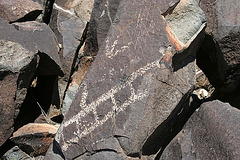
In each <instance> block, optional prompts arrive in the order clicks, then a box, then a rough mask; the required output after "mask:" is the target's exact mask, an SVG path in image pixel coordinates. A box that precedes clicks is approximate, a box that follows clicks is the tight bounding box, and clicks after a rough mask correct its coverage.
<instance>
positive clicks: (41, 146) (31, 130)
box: [10, 123, 58, 156]
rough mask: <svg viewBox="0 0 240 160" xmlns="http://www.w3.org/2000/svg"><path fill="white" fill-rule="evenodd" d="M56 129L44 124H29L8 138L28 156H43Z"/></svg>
mask: <svg viewBox="0 0 240 160" xmlns="http://www.w3.org/2000/svg"><path fill="white" fill-rule="evenodd" d="M57 129H58V128H57V127H55V126H53V125H49V124H44V123H29V124H27V125H25V126H23V127H22V128H20V129H18V130H17V131H16V132H14V133H13V136H12V137H11V138H10V139H11V141H13V142H14V143H15V144H17V145H18V146H19V147H20V148H21V149H22V150H23V151H24V152H26V153H27V154H29V155H30V156H38V155H45V153H46V151H47V149H48V147H49V145H50V144H51V143H52V141H53V139H54V136H55V134H56V132H57Z"/></svg>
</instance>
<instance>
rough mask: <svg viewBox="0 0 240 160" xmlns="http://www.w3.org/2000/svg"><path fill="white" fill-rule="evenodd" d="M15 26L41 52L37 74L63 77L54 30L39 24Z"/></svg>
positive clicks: (25, 23)
mask: <svg viewBox="0 0 240 160" xmlns="http://www.w3.org/2000/svg"><path fill="white" fill-rule="evenodd" d="M13 25H14V27H15V28H16V29H17V30H19V31H20V32H21V33H22V34H25V35H28V36H29V37H31V39H32V41H33V44H34V45H35V47H36V49H37V50H38V52H39V53H38V54H39V56H40V64H39V69H38V71H37V73H36V74H37V75H45V76H46V75H59V76H63V71H62V67H61V62H60V57H59V54H58V50H59V49H58V42H57V39H56V37H55V35H54V33H53V32H52V30H51V29H50V28H49V27H48V26H47V25H46V24H44V23H38V22H24V23H14V24H13Z"/></svg>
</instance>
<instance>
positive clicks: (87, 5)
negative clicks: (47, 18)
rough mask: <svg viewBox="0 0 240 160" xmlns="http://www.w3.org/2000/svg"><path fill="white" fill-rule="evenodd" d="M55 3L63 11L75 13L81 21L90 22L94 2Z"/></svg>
mask: <svg viewBox="0 0 240 160" xmlns="http://www.w3.org/2000/svg"><path fill="white" fill-rule="evenodd" d="M55 3H56V4H57V5H58V6H60V7H62V8H63V9H66V10H71V11H73V12H74V13H75V14H76V15H77V16H78V17H79V18H80V19H81V20H84V21H89V20H90V16H91V13H92V8H93V4H94V0H55Z"/></svg>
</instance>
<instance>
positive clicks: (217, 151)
mask: <svg viewBox="0 0 240 160" xmlns="http://www.w3.org/2000/svg"><path fill="white" fill-rule="evenodd" d="M239 117H240V111H239V110H237V109H235V108H233V107H232V106H230V105H229V104H227V103H222V102H220V101H217V100H216V101H212V102H207V103H204V104H202V105H201V107H200V109H199V110H198V111H196V112H195V113H194V114H193V115H192V117H191V118H190V119H189V121H188V122H187V123H186V124H185V127H184V128H183V129H182V131H181V132H180V133H179V134H178V135H177V136H176V137H175V138H174V139H173V140H172V142H171V143H170V144H169V145H168V147H167V148H166V149H165V150H164V152H163V154H162V156H161V160H172V159H191V160H195V159H233V160H237V159H239V156H240V152H239V151H240V148H239V147H240V137H239V131H240V124H239Z"/></svg>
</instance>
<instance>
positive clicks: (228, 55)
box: [198, 0, 240, 92]
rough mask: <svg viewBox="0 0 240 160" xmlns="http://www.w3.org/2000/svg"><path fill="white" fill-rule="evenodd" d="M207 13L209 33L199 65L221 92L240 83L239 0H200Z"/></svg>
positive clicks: (201, 52) (232, 88) (229, 89)
mask: <svg viewBox="0 0 240 160" xmlns="http://www.w3.org/2000/svg"><path fill="white" fill-rule="evenodd" d="M200 7H201V8H202V9H203V11H204V12H205V14H206V15H207V20H208V26H207V29H206V33H207V36H206V37H205V39H204V42H203V45H202V47H201V49H200V51H199V53H198V65H199V67H200V68H201V69H202V70H203V71H204V73H205V74H206V75H207V77H208V78H209V81H210V82H211V83H212V84H213V85H214V87H215V88H216V89H218V90H219V91H220V92H233V91H234V90H236V88H237V87H238V86H239V80H240V78H239V75H240V74H239V73H240V72H239V68H240V58H239V57H240V45H239V43H240V38H239V37H240V13H239V8H240V1H238V0H230V1H224V0H211V1H208V0H201V1H200Z"/></svg>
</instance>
